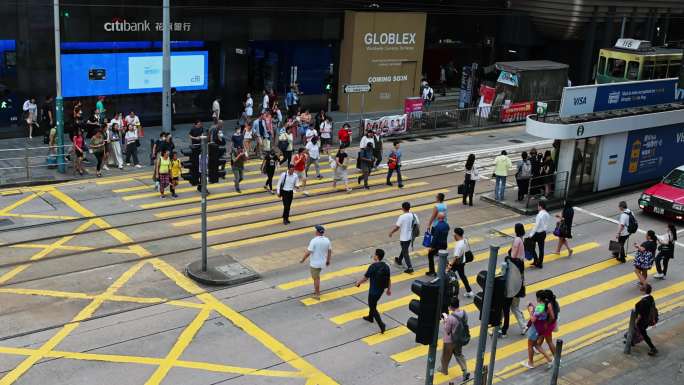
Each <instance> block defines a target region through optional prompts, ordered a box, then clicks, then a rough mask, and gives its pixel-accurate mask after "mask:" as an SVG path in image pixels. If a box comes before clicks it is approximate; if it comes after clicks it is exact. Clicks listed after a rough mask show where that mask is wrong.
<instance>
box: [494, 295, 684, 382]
mask: <svg viewBox="0 0 684 385" xmlns="http://www.w3.org/2000/svg"><path fill="white" fill-rule="evenodd" d="M622 335H623V331H620V332H618V333H617V334H616V335H614V336H612V337H610V338H607V339H605V340H603V341H599V342H596V343H594V344H592V345H590V346H589V347H587V348H584V349H581V350H579V351H577V352H573V353H570V354H569V355H568V356H565V354H564V356H563V363H562V366H561V369H560V376H559V379H558V385H632V384H634V385H649V384H658V385H681V384H682V383H683V381H682V378H684V309H683V308H678V309H676V310H673V311H672V312H670V313H667V314H664V315H661V320H660V322H659V323H658V325H657V326H656V327H655V328H651V329H649V335H650V337H651V339H652V340H653V343H654V344H655V346H656V347H657V348H658V355H657V356H655V357H651V356H648V355H647V354H646V352H647V351H648V347H647V346H646V344H645V343H643V342H642V343H640V344H638V345H637V346H635V347H633V348H632V353H631V354H623V353H622V350H623V348H624V344H623V343H622V340H623V338H622ZM564 353H565V352H564ZM550 378H551V372H550V371H527V372H525V373H524V374H522V375H520V376H518V377H513V378H511V379H509V380H505V381H503V383H505V384H515V385H532V384H535V385H537V384H548V383H550Z"/></svg>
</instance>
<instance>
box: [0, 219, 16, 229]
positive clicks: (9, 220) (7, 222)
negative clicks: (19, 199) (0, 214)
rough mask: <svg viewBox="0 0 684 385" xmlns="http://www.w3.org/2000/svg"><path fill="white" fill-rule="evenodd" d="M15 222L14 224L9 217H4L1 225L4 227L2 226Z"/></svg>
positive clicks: (0, 222) (0, 220) (0, 221)
mask: <svg viewBox="0 0 684 385" xmlns="http://www.w3.org/2000/svg"><path fill="white" fill-rule="evenodd" d="M13 224H14V222H12V220H11V219H8V218H2V219H0V227H2V226H9V225H13Z"/></svg>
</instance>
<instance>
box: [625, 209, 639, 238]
mask: <svg viewBox="0 0 684 385" xmlns="http://www.w3.org/2000/svg"><path fill="white" fill-rule="evenodd" d="M627 216H629V221H628V222H627V232H628V233H630V234H634V233H636V232H637V230H638V229H639V223H638V222H637V220H636V218H634V214H632V212H631V211H630V212H628V213H627Z"/></svg>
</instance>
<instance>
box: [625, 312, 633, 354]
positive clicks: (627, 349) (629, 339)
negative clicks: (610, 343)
mask: <svg viewBox="0 0 684 385" xmlns="http://www.w3.org/2000/svg"><path fill="white" fill-rule="evenodd" d="M635 327H636V312H635V311H634V310H632V311H631V313H629V326H628V329H627V337H626V338H625V349H624V350H623V353H625V354H630V353H631V352H632V340H633V339H634V328H635Z"/></svg>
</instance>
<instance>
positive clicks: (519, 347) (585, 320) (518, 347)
mask: <svg viewBox="0 0 684 385" xmlns="http://www.w3.org/2000/svg"><path fill="white" fill-rule="evenodd" d="M629 275H630V276H631V277H632V278H634V275H633V274H629ZM586 290H589V289H586ZM682 291H684V282H679V283H676V284H672V285H669V286H666V287H664V288H661V289H659V290H657V291H654V292H653V293H652V294H651V295H652V296H653V298H654V299H655V300H656V301H658V300H660V299H664V298H667V297H669V296H672V295H676V294H679V293H681V292H682ZM639 299H641V296H637V297H633V298H630V299H629V300H627V301H624V302H621V303H618V304H614V305H612V306H610V307H607V308H604V309H603V310H600V311H597V312H594V313H592V314H591V315H588V316H585V317H582V318H579V319H576V320H574V321H570V322H568V323H564V324H563V325H561V327H560V329H559V331H558V332H556V333H554V335H555V337H556V338H561V337H564V336H566V335H570V334H572V333H576V332H580V331H582V330H585V329H586V328H588V327H591V326H593V325H597V324H598V323H600V322H603V321H606V320H609V319H611V318H613V317H616V316H619V315H622V314H624V313H626V312H628V311H630V310H631V309H633V308H634V304H635V303H636V301H638V300H639ZM682 299H684V296H682V297H679V298H676V299H675V300H676V301H681V300H682ZM473 329H475V333H476V334H477V335H479V330H480V327H479V325H478V326H477V327H476V328H471V331H470V334H471V337H476V335H475V334H474V333H473ZM524 351H527V338H525V339H521V340H517V341H515V342H512V343H510V344H507V345H505V346H503V347H501V348H498V349H497V350H496V358H497V360H504V359H506V358H508V357H511V356H513V355H515V354H518V353H521V352H524ZM488 359H489V354H485V360H488ZM474 366H475V359H470V360H468V367H469V368H473V367H474ZM460 375H462V373H461V370H460V368H458V367H457V366H456V367H452V368H450V369H449V374H448V375H444V374H442V373H436V374H435V382H434V383H435V384H442V383H445V382H447V381H452V380H453V379H455V378H456V377H458V376H460Z"/></svg>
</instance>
